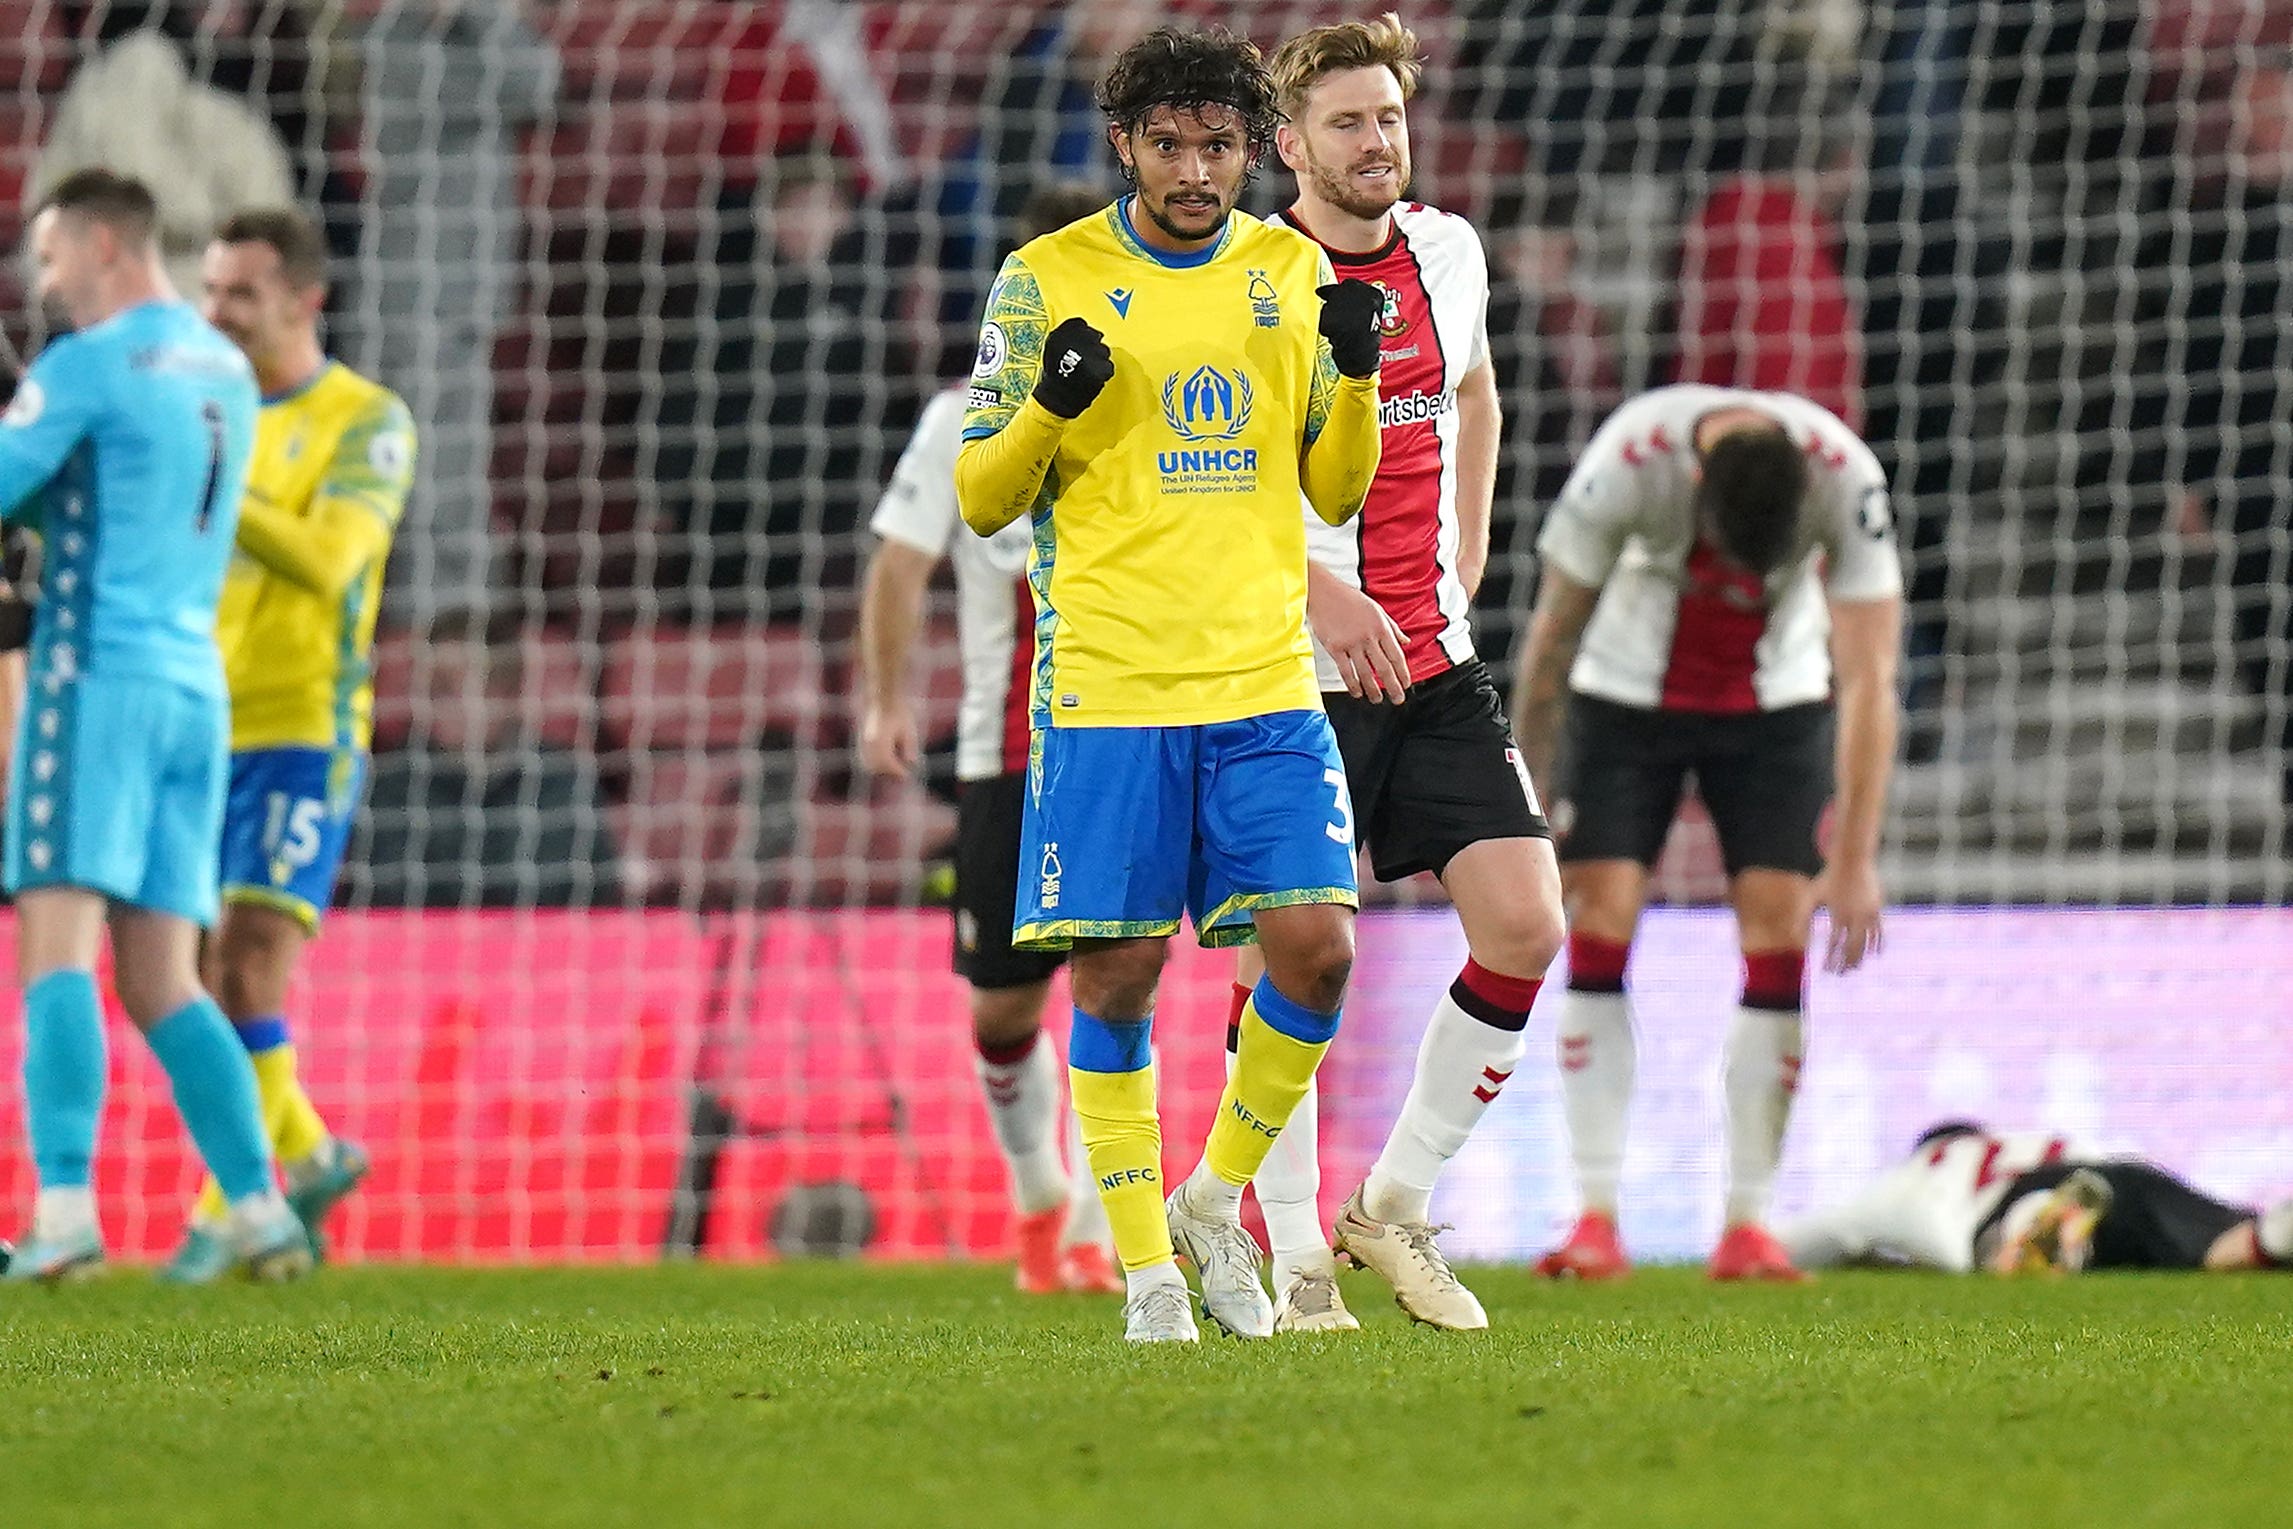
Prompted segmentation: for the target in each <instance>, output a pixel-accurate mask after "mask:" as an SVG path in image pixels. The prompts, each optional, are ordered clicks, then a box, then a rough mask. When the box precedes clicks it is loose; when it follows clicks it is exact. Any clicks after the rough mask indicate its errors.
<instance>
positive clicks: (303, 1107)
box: [252, 1045, 327, 1165]
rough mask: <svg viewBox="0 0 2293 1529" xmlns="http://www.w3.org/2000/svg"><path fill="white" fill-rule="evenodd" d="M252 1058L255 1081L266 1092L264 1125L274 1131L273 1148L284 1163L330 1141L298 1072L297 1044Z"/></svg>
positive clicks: (308, 1153)
mask: <svg viewBox="0 0 2293 1529" xmlns="http://www.w3.org/2000/svg"><path fill="white" fill-rule="evenodd" d="M252 1060H253V1061H254V1064H255V1085H256V1087H257V1088H259V1089H260V1090H261V1091H262V1095H263V1126H264V1129H266V1130H268V1131H269V1132H270V1133H271V1150H272V1151H273V1152H274V1153H276V1154H277V1155H278V1159H279V1162H280V1163H281V1164H282V1165H284V1164H287V1163H299V1162H301V1161H302V1160H303V1159H304V1158H306V1157H309V1156H310V1155H311V1154H312V1153H313V1152H316V1151H317V1150H318V1149H319V1148H321V1147H323V1146H325V1145H326V1142H327V1129H326V1122H325V1121H324V1120H322V1119H320V1118H319V1113H318V1109H317V1107H316V1106H315V1105H313V1104H312V1103H311V1096H310V1095H309V1094H306V1093H304V1092H303V1083H302V1079H301V1078H300V1077H299V1076H298V1075H297V1074H296V1072H295V1048H294V1047H293V1046H291V1045H289V1046H278V1047H274V1048H273V1049H271V1050H269V1051H258V1052H256V1053H255V1054H254V1056H253V1058H252Z"/></svg>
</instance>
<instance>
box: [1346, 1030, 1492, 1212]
mask: <svg viewBox="0 0 2293 1529" xmlns="http://www.w3.org/2000/svg"><path fill="white" fill-rule="evenodd" d="M1527 1047H1528V1037H1527V1035H1526V1034H1525V1033H1524V1032H1523V1031H1520V1030H1501V1029H1499V1028H1498V1027H1497V1026H1495V1025H1491V1024H1485V1023H1483V1022H1482V1021H1480V1020H1478V1019H1475V1018H1474V1017H1473V1016H1472V1015H1470V1014H1468V1013H1466V1012H1465V1011H1464V1010H1463V1009H1461V1008H1459V1007H1458V1006H1457V1000H1456V999H1455V998H1453V997H1451V996H1450V995H1449V994H1447V993H1444V994H1442V995H1441V1001H1440V1002H1439V1003H1437V1004H1435V1005H1434V1006H1433V1019H1432V1022H1431V1023H1430V1024H1428V1025H1427V1026H1426V1027H1425V1039H1424V1040H1422V1041H1420V1042H1419V1043H1418V1047H1417V1074H1416V1076H1415V1077H1413V1078H1412V1079H1411V1080H1410V1083H1409V1096H1408V1097H1407V1098H1406V1099H1404V1100H1403V1101H1402V1103H1401V1115H1400V1118H1398V1119H1397V1120H1395V1121H1394V1123H1393V1131H1392V1134H1390V1135H1389V1136H1387V1137H1386V1139H1385V1150H1384V1151H1382V1152H1380V1153H1379V1154H1378V1155H1377V1162H1376V1163H1375V1164H1374V1165H1373V1166H1372V1167H1371V1168H1370V1170H1369V1179H1368V1181H1367V1183H1366V1184H1364V1186H1363V1188H1362V1209H1363V1210H1364V1211H1365V1212H1367V1213H1368V1214H1369V1216H1370V1217H1371V1219H1373V1220H1377V1221H1401V1222H1423V1221H1426V1220H1429V1219H1430V1218H1431V1216H1432V1207H1433V1185H1434V1183H1435V1181H1436V1180H1438V1179H1439V1178H1440V1177H1441V1170H1442V1168H1443V1166H1444V1165H1446V1164H1447V1163H1448V1161H1449V1160H1450V1159H1451V1158H1453V1157H1455V1156H1456V1155H1457V1153H1458V1150H1459V1149H1460V1148H1462V1147H1463V1146H1464V1145H1465V1139H1466V1138H1467V1137H1469V1136H1471V1135H1472V1134H1473V1127H1475V1126H1477V1125H1479V1124H1480V1123H1481V1117H1482V1116H1483V1115H1485V1114H1487V1113H1488V1110H1489V1106H1490V1105H1491V1104H1493V1103H1495V1102H1496V1099H1497V1095H1498V1093H1499V1092H1501V1091H1502V1090H1503V1088H1504V1086H1505V1082H1506V1080H1507V1079H1509V1078H1510V1077H1512V1075H1513V1069H1514V1068H1516V1067H1518V1066H1519V1065H1520V1062H1521V1053H1522V1052H1523V1051H1524V1050H1526V1049H1527Z"/></svg>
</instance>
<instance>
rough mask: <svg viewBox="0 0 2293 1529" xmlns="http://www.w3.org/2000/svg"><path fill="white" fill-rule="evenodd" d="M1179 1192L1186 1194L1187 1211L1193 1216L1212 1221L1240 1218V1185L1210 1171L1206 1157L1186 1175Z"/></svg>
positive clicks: (1236, 1219)
mask: <svg viewBox="0 0 2293 1529" xmlns="http://www.w3.org/2000/svg"><path fill="white" fill-rule="evenodd" d="M1178 1192H1179V1193H1180V1194H1182V1195H1184V1196H1185V1197H1186V1208H1187V1210H1188V1211H1189V1212H1190V1213H1192V1214H1194V1215H1196V1216H1207V1217H1208V1218H1210V1219H1211V1220H1213V1221H1239V1220H1241V1219H1242V1186H1241V1185H1240V1184H1229V1183H1227V1182H1226V1181H1225V1180H1224V1179H1222V1178H1220V1177H1219V1176H1218V1175H1217V1174H1215V1173H1213V1172H1211V1171H1210V1162H1209V1160H1208V1159H1207V1158H1205V1159H1204V1160H1203V1161H1201V1162H1199V1163H1196V1164H1195V1165H1194V1172H1192V1173H1190V1174H1188V1175H1187V1176H1186V1182H1185V1183H1183V1184H1181V1185H1179V1186H1178Z"/></svg>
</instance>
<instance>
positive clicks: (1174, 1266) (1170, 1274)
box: [1123, 1258, 1186, 1301]
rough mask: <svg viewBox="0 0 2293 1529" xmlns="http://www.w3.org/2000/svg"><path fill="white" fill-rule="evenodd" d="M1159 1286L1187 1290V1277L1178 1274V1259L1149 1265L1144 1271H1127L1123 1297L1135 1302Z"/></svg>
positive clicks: (1168, 1259)
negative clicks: (1142, 1294) (1144, 1293)
mask: <svg viewBox="0 0 2293 1529" xmlns="http://www.w3.org/2000/svg"><path fill="white" fill-rule="evenodd" d="M1157 1285H1169V1286H1172V1287H1173V1288H1175V1289H1179V1290H1184V1289H1185V1288H1186V1276H1185V1275H1183V1274H1181V1273H1179V1272H1178V1261H1177V1260H1176V1259H1173V1258H1166V1259H1164V1260H1163V1261H1162V1262H1161V1263H1158V1264H1148V1265H1147V1266H1146V1267H1145V1268H1143V1269H1131V1270H1128V1271H1126V1272H1125V1273H1124V1275H1123V1297H1124V1299H1125V1300H1133V1301H1135V1300H1137V1299H1138V1298H1139V1296H1140V1294H1141V1293H1143V1292H1145V1291H1148V1290H1152V1289H1153V1288H1154V1287H1155V1286H1157Z"/></svg>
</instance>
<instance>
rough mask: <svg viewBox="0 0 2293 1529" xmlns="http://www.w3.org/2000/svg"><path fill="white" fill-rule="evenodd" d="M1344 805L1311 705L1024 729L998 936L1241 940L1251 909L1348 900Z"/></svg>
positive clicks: (1330, 740) (1348, 809)
mask: <svg viewBox="0 0 2293 1529" xmlns="http://www.w3.org/2000/svg"><path fill="white" fill-rule="evenodd" d="M1354 902H1355V888H1354V822H1353V803H1352V800H1351V799H1350V798H1349V797H1348V795H1347V793H1346V772H1345V764H1344V762H1343V761H1342V760H1341V759H1340V758H1339V757H1338V745H1337V738H1336V735H1335V734H1334V733H1332V732H1331V730H1330V723H1329V719H1328V718H1327V717H1325V716H1324V715H1322V713H1321V712H1320V711H1284V712H1275V713H1273V714H1271V715H1269V716H1263V717H1246V718H1244V719H1242V720H1240V721H1237V722H1212V723H1205V724H1202V725H1199V726H1190V727H1051V728H1044V729H1041V730H1039V731H1038V732H1037V733H1036V735H1035V740H1034V747H1033V752H1032V757H1031V759H1030V761H1029V765H1028V790H1027V802H1026V811H1025V815H1024V820H1023V826H1022V828H1021V832H1020V847H1019V895H1018V899H1017V903H1016V906H1015V909H1014V912H1013V917H1012V935H1011V941H1012V944H1013V945H1015V946H1017V947H1018V948H1020V949H1023V950H1065V949H1067V948H1069V947H1070V946H1072V945H1073V944H1074V942H1075V941H1077V940H1079V939H1126V938H1132V937H1136V936H1144V935H1170V934H1175V933H1177V932H1178V924H1179V918H1180V916H1181V915H1182V914H1183V915H1185V916H1187V917H1190V918H1191V919H1192V920H1193V921H1194V929H1195V937H1196V938H1197V939H1199V940H1200V941H1201V942H1202V943H1203V944H1205V945H1241V944H1246V943H1248V942H1249V941H1250V940H1252V939H1254V938H1256V929H1255V926H1254V924H1253V922H1252V916H1253V915H1254V914H1256V913H1257V912H1259V911H1260V910H1261V909H1266V908H1286V907H1291V906H1295V905H1297V904H1301V903H1338V904H1342V905H1343V906H1346V907H1349V908H1350V907H1352V906H1354Z"/></svg>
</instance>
